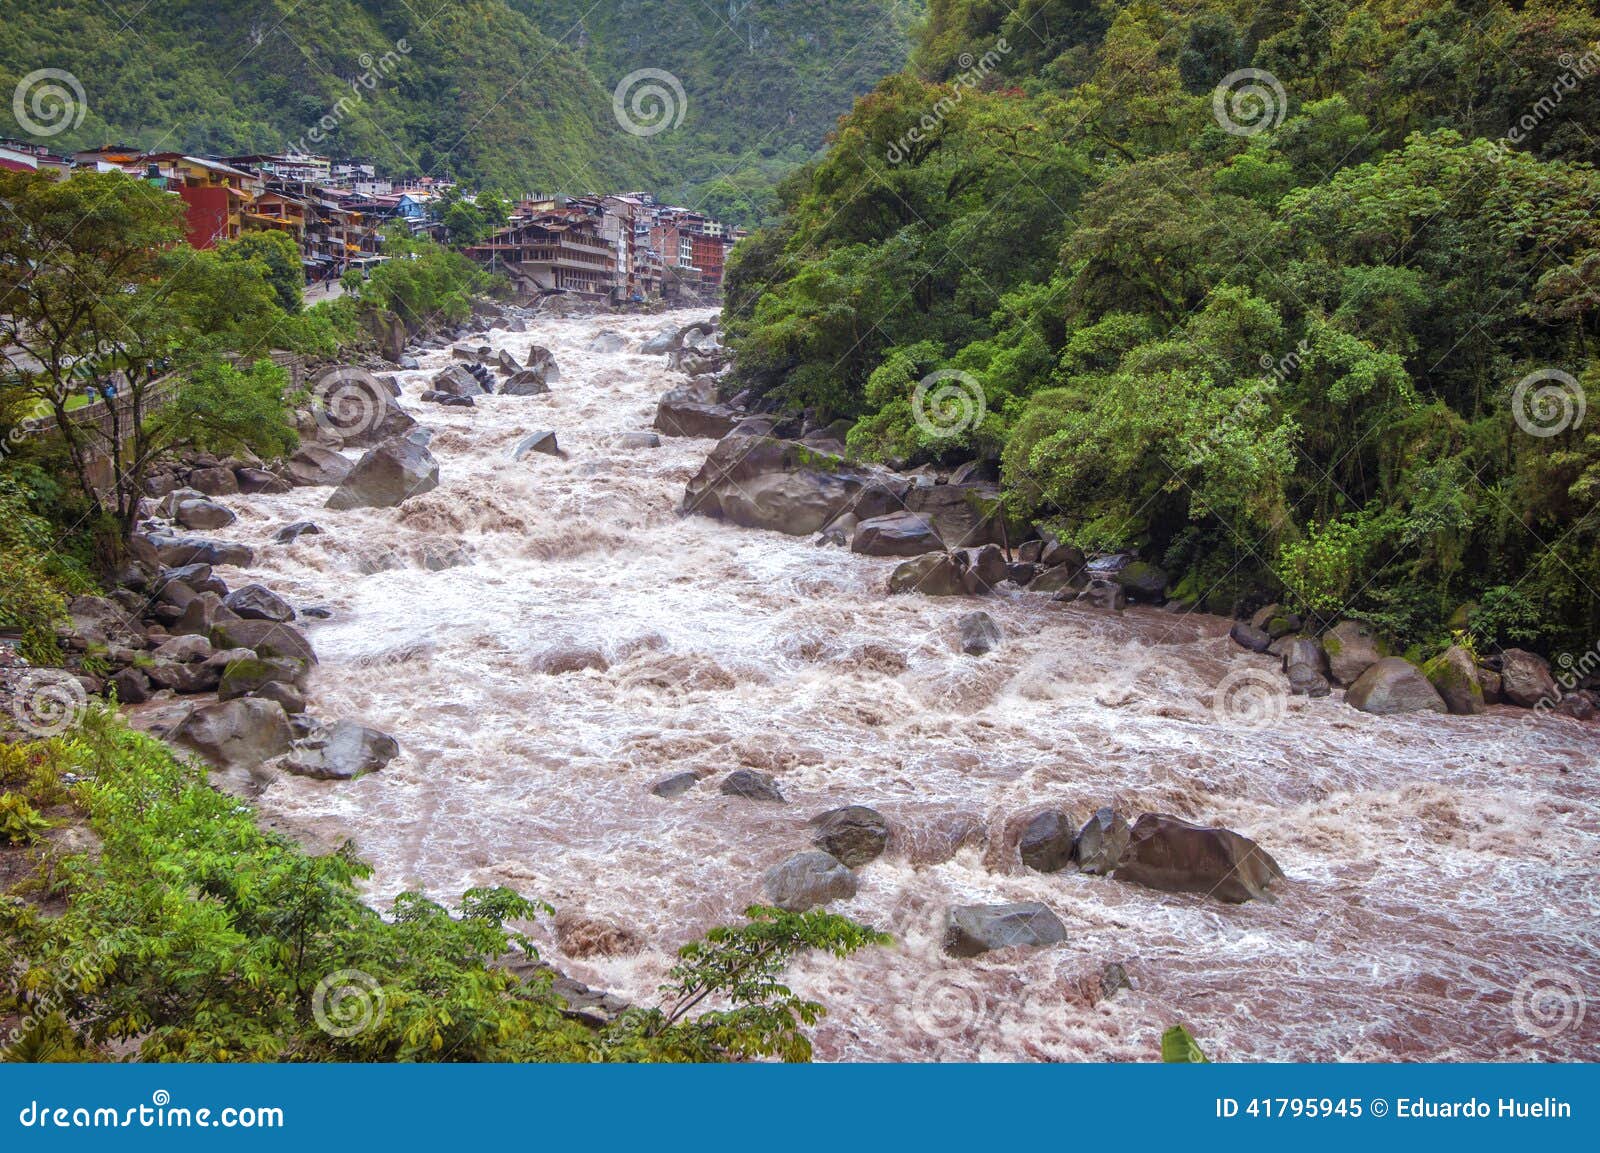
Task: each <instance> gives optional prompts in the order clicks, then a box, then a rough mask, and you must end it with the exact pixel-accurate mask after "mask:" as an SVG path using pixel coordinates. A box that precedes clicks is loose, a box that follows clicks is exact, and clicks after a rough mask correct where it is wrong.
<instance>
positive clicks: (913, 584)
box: [889, 552, 967, 597]
mask: <svg viewBox="0 0 1600 1153" xmlns="http://www.w3.org/2000/svg"><path fill="white" fill-rule="evenodd" d="M962 576H963V572H962V569H961V566H960V564H959V563H958V562H957V560H956V558H955V556H954V555H953V554H951V553H947V552H930V553H924V554H923V555H922V556H919V557H913V558H911V559H910V560H908V561H901V562H900V563H899V564H898V565H896V566H895V569H894V571H893V572H892V573H890V574H889V592H890V593H891V594H893V593H922V594H923V595H924V596H930V597H956V596H965V595H966V592H967V589H966V584H965V582H964V581H963V580H962Z"/></svg>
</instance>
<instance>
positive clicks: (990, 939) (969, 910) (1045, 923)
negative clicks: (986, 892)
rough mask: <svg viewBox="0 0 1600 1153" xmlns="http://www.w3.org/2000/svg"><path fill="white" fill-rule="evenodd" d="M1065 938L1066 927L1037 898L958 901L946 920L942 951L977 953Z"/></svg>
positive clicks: (1041, 943) (1037, 944) (962, 955)
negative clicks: (1008, 901) (1003, 901)
mask: <svg viewBox="0 0 1600 1153" xmlns="http://www.w3.org/2000/svg"><path fill="white" fill-rule="evenodd" d="M1066 939H1067V927H1066V926H1065V925H1063V924H1062V923H1061V918H1060V917H1058V916H1056V915H1055V914H1054V913H1053V912H1051V911H1050V909H1049V908H1048V907H1046V906H1045V905H1041V904H1040V903H1039V902H1038V901H1021V902H1018V903H1016V904H1011V905H958V906H956V907H955V908H953V909H951V910H950V913H949V917H948V919H947V920H946V922H945V936H944V951H945V952H946V953H949V954H950V955H951V956H952V957H976V956H978V955H979V954H980V953H987V952H988V951H989V950H991V949H1009V948H1013V947H1016V946H1019V945H1022V946H1029V947H1036V946H1040V945H1054V944H1056V943H1057V942H1059V941H1065V940H1066Z"/></svg>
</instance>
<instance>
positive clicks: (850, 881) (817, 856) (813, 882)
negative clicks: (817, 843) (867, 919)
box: [761, 849, 856, 913]
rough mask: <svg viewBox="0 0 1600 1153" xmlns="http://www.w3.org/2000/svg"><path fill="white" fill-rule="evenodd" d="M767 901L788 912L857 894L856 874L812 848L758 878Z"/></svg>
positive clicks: (804, 909) (799, 910)
mask: <svg viewBox="0 0 1600 1153" xmlns="http://www.w3.org/2000/svg"><path fill="white" fill-rule="evenodd" d="M761 883H762V887H763V888H764V889H765V890H766V893H767V900H768V901H769V902H771V903H772V904H774V905H776V906H777V907H778V908H780V909H787V910H788V911H789V912H791V913H804V912H805V911H806V910H807V909H814V908H816V907H817V906H818V905H826V904H827V903H828V902H829V901H834V900H841V901H844V900H849V899H850V898H851V897H853V896H855V895H856V875H855V874H854V873H852V872H851V871H850V870H849V869H847V868H845V867H844V865H843V864H842V863H841V862H840V861H839V860H838V858H836V857H833V856H830V855H829V854H827V853H824V852H820V851H818V850H816V849H812V850H810V851H808V852H804V853H796V854H795V855H794V856H792V857H790V858H789V859H788V860H787V861H784V862H783V863H782V864H778V865H773V866H772V868H770V869H768V870H767V871H766V872H765V873H764V874H763V875H762V878H761Z"/></svg>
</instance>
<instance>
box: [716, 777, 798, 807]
mask: <svg viewBox="0 0 1600 1153" xmlns="http://www.w3.org/2000/svg"><path fill="white" fill-rule="evenodd" d="M717 791H718V792H720V793H721V794H722V795H723V796H725V797H743V798H744V799H745V800H747V801H770V802H772V803H773V804H778V805H781V804H783V803H784V801H783V794H782V793H781V792H779V791H778V782H777V781H775V780H773V779H772V777H771V776H769V775H768V774H766V773H758V772H756V771H755V770H754V769H735V770H734V771H733V772H731V773H729V774H728V775H727V776H726V777H724V778H723V779H722V784H721V785H720V786H718V790H717Z"/></svg>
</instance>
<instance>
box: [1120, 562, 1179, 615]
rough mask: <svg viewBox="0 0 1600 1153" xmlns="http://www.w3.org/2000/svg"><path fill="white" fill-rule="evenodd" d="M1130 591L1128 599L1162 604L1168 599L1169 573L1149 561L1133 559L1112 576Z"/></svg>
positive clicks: (1143, 602)
mask: <svg viewBox="0 0 1600 1153" xmlns="http://www.w3.org/2000/svg"><path fill="white" fill-rule="evenodd" d="M1112 579H1113V580H1115V581H1116V582H1117V583H1118V584H1119V585H1121V586H1122V587H1123V588H1124V589H1125V590H1127V593H1128V599H1129V600H1134V601H1139V602H1140V603H1142V604H1156V605H1158V604H1160V603H1161V602H1162V601H1164V600H1166V599H1167V574H1166V570H1165V569H1162V568H1161V567H1160V566H1159V565H1153V564H1151V563H1150V562H1149V561H1142V560H1136V561H1132V562H1130V563H1128V564H1126V565H1124V566H1123V567H1122V568H1120V569H1118V570H1117V572H1116V574H1115V576H1113V578H1112Z"/></svg>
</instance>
